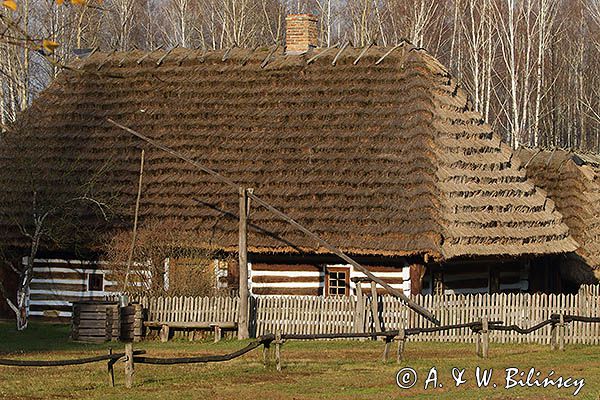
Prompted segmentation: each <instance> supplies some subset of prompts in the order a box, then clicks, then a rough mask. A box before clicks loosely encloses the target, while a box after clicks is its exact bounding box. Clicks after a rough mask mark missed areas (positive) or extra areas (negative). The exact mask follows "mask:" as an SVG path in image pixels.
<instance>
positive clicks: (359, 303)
mask: <svg viewBox="0 0 600 400" xmlns="http://www.w3.org/2000/svg"><path fill="white" fill-rule="evenodd" d="M354 284H355V286H356V308H355V310H356V311H355V315H354V332H356V333H363V332H364V330H365V318H364V314H365V309H364V303H363V292H362V283H361V282H360V280H358V279H355V280H354Z"/></svg>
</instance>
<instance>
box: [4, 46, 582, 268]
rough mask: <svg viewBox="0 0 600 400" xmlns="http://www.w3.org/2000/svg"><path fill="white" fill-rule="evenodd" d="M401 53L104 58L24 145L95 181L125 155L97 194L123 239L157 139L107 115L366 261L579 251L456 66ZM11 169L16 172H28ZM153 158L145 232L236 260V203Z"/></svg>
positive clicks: (20, 207) (306, 244) (282, 246)
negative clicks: (157, 231) (111, 209)
mask: <svg viewBox="0 0 600 400" xmlns="http://www.w3.org/2000/svg"><path fill="white" fill-rule="evenodd" d="M389 50H390V49H385V48H377V47H373V48H371V49H369V51H368V52H367V53H366V54H365V55H364V56H363V57H361V58H360V60H358V62H356V63H355V61H356V60H357V58H358V57H359V55H360V53H361V49H350V48H348V49H345V50H344V51H343V52H342V53H341V54H337V53H338V50H337V49H329V50H326V49H317V50H315V51H314V52H312V53H311V54H308V55H296V56H286V55H284V54H282V53H281V51H280V50H279V51H278V52H277V53H274V54H272V55H270V53H271V52H270V50H269V49H258V50H255V51H252V50H249V49H234V50H231V51H228V52H223V51H216V52H208V53H204V52H202V51H193V50H182V49H177V50H174V51H172V52H170V53H168V54H167V53H165V52H161V51H157V52H153V53H149V54H147V53H146V54H145V53H141V52H131V53H111V54H94V55H93V56H91V57H89V58H88V59H85V60H82V61H81V62H80V63H79V65H76V66H75V69H76V70H75V71H66V72H63V73H62V74H61V75H60V77H59V78H58V79H57V80H56V82H54V83H53V84H52V85H51V87H50V88H49V89H48V90H46V91H45V92H44V93H43V94H42V95H41V96H40V98H39V99H38V100H37V101H35V103H34V104H33V106H32V107H30V109H29V110H28V111H27V112H26V113H25V115H23V116H22V117H21V118H20V120H19V123H18V124H17V126H16V127H15V130H16V132H17V133H16V134H13V135H12V136H13V139H15V140H13V141H14V142H15V143H17V144H16V145H14V146H16V147H18V148H19V153H20V154H28V155H29V156H30V157H34V158H35V157H42V159H43V161H44V164H43V168H44V169H46V170H47V171H50V173H51V174H52V173H54V172H52V171H56V173H57V174H60V173H61V172H60V170H61V169H63V170H65V169H66V167H63V166H61V165H63V161H65V160H76V161H78V162H79V163H80V164H83V166H81V165H80V166H79V167H76V168H75V169H77V168H80V169H84V170H85V171H88V173H90V172H89V171H91V170H93V168H94V167H99V166H100V165H101V164H102V163H103V162H105V161H106V160H108V159H110V160H111V161H110V168H111V172H110V173H109V174H107V175H104V176H101V177H99V178H98V180H97V181H96V183H97V185H96V187H99V188H102V190H103V191H104V192H107V193H108V194H110V195H111V196H113V198H116V199H118V202H117V204H121V205H123V206H124V210H122V211H119V213H117V214H120V215H121V216H122V217H124V219H123V221H124V222H123V224H122V225H119V226H120V227H126V228H128V229H130V224H129V222H128V219H129V218H131V216H132V215H133V205H134V198H135V193H136V179H137V175H138V173H137V168H138V159H139V150H138V149H139V147H140V146H142V143H141V142H140V141H138V140H136V139H134V138H132V137H131V136H130V135H128V134H127V133H126V132H123V131H120V130H118V129H117V128H115V127H114V126H112V125H110V124H109V123H107V122H106V119H107V118H112V119H114V120H116V121H117V122H120V123H122V124H124V125H127V126H129V127H131V128H133V129H135V130H138V131H139V132H141V133H143V134H145V135H148V136H149V137H152V138H155V139H157V140H160V141H162V142H163V143H165V144H166V145H168V146H171V147H173V148H175V149H177V150H181V151H183V152H185V153H187V154H189V155H191V156H192V157H193V158H195V159H196V160H198V161H200V162H202V163H204V164H205V165H206V166H208V167H210V168H213V169H215V170H217V171H219V172H220V173H222V174H224V175H226V176H228V177H230V178H231V179H233V180H234V181H236V182H238V183H240V184H242V185H245V186H249V187H253V188H254V189H255V193H256V194H257V195H259V196H261V197H263V198H264V199H265V200H267V201H268V202H270V203H271V204H273V205H274V206H276V207H278V208H280V209H282V210H284V211H285V212H287V213H288V214H289V215H290V216H292V217H293V218H295V219H296V220H298V221H300V222H301V223H303V224H305V225H306V226H307V227H309V228H310V229H312V230H314V231H316V232H317V233H319V234H320V235H322V236H323V238H325V239H326V240H328V241H330V242H331V243H333V244H335V245H338V246H340V247H341V248H343V249H344V250H346V251H348V252H350V253H353V254H363V255H386V256H392V255H397V256H402V255H423V254H428V255H430V256H432V257H434V258H436V259H447V258H452V257H458V256H479V255H509V256H517V255H523V254H543V253H563V252H569V251H573V250H574V249H575V248H576V244H575V242H574V241H573V239H572V238H571V237H570V236H569V232H568V228H567V227H566V226H565V225H564V224H563V223H562V222H561V218H562V217H561V215H560V214H559V213H558V212H556V210H555V209H554V203H553V202H552V201H551V200H549V199H548V198H547V197H546V194H545V192H543V191H541V190H539V189H537V188H536V187H535V186H534V185H533V184H532V183H531V182H530V181H528V180H527V179H526V178H525V171H524V170H521V169H519V163H518V162H515V159H513V153H512V151H511V149H510V148H509V147H508V146H507V145H505V144H504V143H502V142H501V140H500V136H499V135H498V134H496V133H494V132H492V130H491V128H490V127H489V126H488V125H487V124H485V123H484V122H483V120H482V117H481V115H480V114H479V113H477V112H475V111H474V109H473V106H472V105H471V103H470V101H469V98H468V96H467V94H466V93H465V92H464V90H463V89H462V88H461V87H460V86H459V85H458V83H457V81H456V80H455V79H454V78H453V77H452V76H451V75H450V74H449V73H448V71H447V70H446V69H445V68H444V67H443V66H442V65H440V64H439V63H438V62H437V61H436V60H435V59H434V58H433V57H432V56H430V55H429V54H427V53H426V52H425V51H422V50H419V49H414V48H411V47H410V46H408V45H407V46H404V47H399V48H397V49H395V50H394V51H393V52H391V53H390V54H388V55H387V56H386V57H385V58H384V59H383V60H382V61H380V62H379V63H377V61H378V60H380V58H381V57H382V56H384V55H385V54H386V53H388V51H389ZM315 54H321V56H320V57H318V58H317V59H314V60H313V62H311V63H309V62H307V61H309V59H310V58H312V57H313V56H314V55H315ZM336 57H337V59H336V60H335V63H334V59H335V58H336ZM334 64H335V65H334ZM5 147H7V148H8V147H10V145H7V146H5ZM11 157H13V158H14V156H13V155H11V154H8V155H6V154H5V155H4V158H3V159H2V161H1V162H2V163H3V167H6V168H9V169H15V168H17V169H18V168H19V167H17V166H16V165H15V162H14V160H13V159H11ZM147 161H148V162H147V166H146V171H145V185H144V192H143V197H142V206H141V215H142V219H148V218H158V219H176V220H177V221H178V223H179V226H180V227H181V229H182V230H185V231H190V232H193V235H191V236H190V240H191V242H192V243H193V244H194V245H205V244H210V245H213V246H216V247H218V248H222V249H225V250H235V249H236V247H237V221H236V219H235V217H236V216H237V210H238V199H237V193H234V192H232V191H231V189H230V188H228V187H225V186H223V185H222V184H219V183H217V182H215V181H214V180H213V179H212V178H211V177H209V176H207V175H204V174H202V173H200V172H199V171H197V170H194V169H193V168H191V167H190V166H189V165H186V164H185V163H183V162H180V161H178V160H175V159H173V157H171V156H169V155H167V154H165V153H163V152H161V151H158V150H154V149H149V154H148V160H147ZM19 175H20V174H19V173H9V176H8V177H7V178H6V181H4V182H1V184H2V186H3V187H5V188H7V189H6V190H7V191H8V192H7V196H3V197H2V198H1V200H0V207H2V208H4V209H7V210H8V212H9V214H11V215H13V216H14V215H21V214H22V213H26V212H27V210H28V206H29V204H30V203H29V202H28V201H24V200H23V199H24V198H27V194H26V193H25V191H26V190H27V188H26V187H25V184H24V183H23V182H22V181H20V180H19ZM70 175H74V174H72V173H71V174H70ZM70 175H69V176H70ZM46 181H47V182H53V179H50V178H49V179H46ZM82 181H83V180H81V179H80V181H79V183H81V182H82ZM49 185H50V186H51V189H49V190H58V191H61V192H64V191H68V190H72V188H71V187H70V186H69V184H67V183H64V182H62V183H61V184H60V187H56V186H57V185H56V183H53V184H49ZM82 219H85V218H84V216H83V215H82ZM251 221H252V224H253V228H252V232H251V233H250V235H249V246H250V247H249V248H250V250H251V251H256V252H290V251H296V250H298V249H301V250H305V251H309V252H321V251H323V250H322V249H319V248H318V247H317V246H316V243H314V242H313V241H311V240H308V239H307V238H306V237H305V236H303V234H302V233H300V232H297V231H294V230H293V229H292V228H291V227H290V226H289V225H287V224H286V223H285V222H283V221H279V220H277V219H276V218H275V217H274V216H272V215H270V214H269V213H268V212H267V211H265V210H263V209H256V208H255V209H253V213H252V216H251ZM3 223H4V224H5V226H0V231H1V232H13V233H11V234H9V237H8V238H5V240H9V241H13V242H14V241H16V240H18V239H17V237H18V232H15V231H14V229H8V227H7V226H6V224H8V222H6V219H5V220H4V222H3ZM2 235H5V233H3V234H2Z"/></svg>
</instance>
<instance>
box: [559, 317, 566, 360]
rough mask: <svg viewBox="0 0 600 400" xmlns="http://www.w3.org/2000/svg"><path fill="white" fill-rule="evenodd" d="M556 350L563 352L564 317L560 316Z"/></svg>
mask: <svg viewBox="0 0 600 400" xmlns="http://www.w3.org/2000/svg"><path fill="white" fill-rule="evenodd" d="M558 350H559V351H565V316H564V315H563V314H560V323H559V324H558Z"/></svg>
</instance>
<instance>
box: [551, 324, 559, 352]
mask: <svg viewBox="0 0 600 400" xmlns="http://www.w3.org/2000/svg"><path fill="white" fill-rule="evenodd" d="M557 349H558V329H557V324H556V323H555V322H553V323H552V327H551V328H550V350H551V351H556V350H557Z"/></svg>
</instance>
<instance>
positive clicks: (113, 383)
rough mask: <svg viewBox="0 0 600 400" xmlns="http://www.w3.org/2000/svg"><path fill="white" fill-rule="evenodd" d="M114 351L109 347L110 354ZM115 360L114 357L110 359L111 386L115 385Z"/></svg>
mask: <svg viewBox="0 0 600 400" xmlns="http://www.w3.org/2000/svg"><path fill="white" fill-rule="evenodd" d="M112 353H113V351H112V348H110V349H108V355H109V356H111V355H112ZM114 365H115V362H114V361H113V359H112V358H111V359H109V360H108V385H109V386H110V387H115V368H114Z"/></svg>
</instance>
